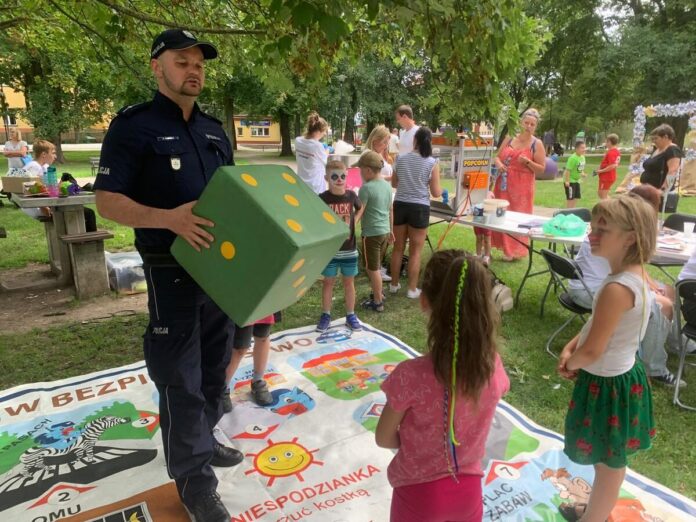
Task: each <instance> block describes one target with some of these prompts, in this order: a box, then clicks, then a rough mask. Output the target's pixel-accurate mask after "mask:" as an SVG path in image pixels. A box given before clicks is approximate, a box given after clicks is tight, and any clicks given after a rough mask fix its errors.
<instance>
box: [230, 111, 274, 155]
mask: <svg viewBox="0 0 696 522" xmlns="http://www.w3.org/2000/svg"><path fill="white" fill-rule="evenodd" d="M234 132H235V139H236V140H237V144H238V145H245V146H248V147H261V148H262V147H263V146H265V145H269V146H272V147H278V146H279V145H280V125H279V124H278V123H276V122H274V121H273V120H272V119H271V117H270V116H265V117H261V118H254V119H251V118H249V117H248V116H247V115H246V114H238V115H236V116H234Z"/></svg>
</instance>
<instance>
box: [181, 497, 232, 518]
mask: <svg viewBox="0 0 696 522" xmlns="http://www.w3.org/2000/svg"><path fill="white" fill-rule="evenodd" d="M184 506H186V510H187V511H188V512H189V514H190V515H191V518H192V519H193V520H194V521H195V522H230V518H232V517H231V515H230V513H229V511H227V508H226V507H225V505H224V504H223V503H222V500H220V495H218V494H217V491H214V490H211V491H204V492H202V493H199V494H198V495H196V496H195V498H194V499H193V500H192V501H191V502H189V503H188V504H184Z"/></svg>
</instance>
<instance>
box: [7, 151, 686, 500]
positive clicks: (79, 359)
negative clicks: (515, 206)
mask: <svg viewBox="0 0 696 522" xmlns="http://www.w3.org/2000/svg"><path fill="white" fill-rule="evenodd" d="M96 154H97V153H95V152H94V151H68V152H66V160H67V161H66V163H65V164H63V165H60V166H59V169H58V170H59V172H71V173H72V174H73V175H74V176H75V177H76V178H80V179H81V180H83V181H87V178H89V177H91V175H92V171H91V167H90V163H89V157H91V156H95V155H96ZM237 158H238V160H239V162H240V163H243V162H247V163H285V164H288V165H290V166H292V165H293V164H294V158H278V157H277V153H273V152H264V153H260V152H250V151H242V152H240V153H239V154H238V156H237ZM600 160H601V156H589V157H588V165H587V171H588V172H591V171H592V169H593V168H596V167H597V166H598V164H599V161H600ZM622 163H623V165H624V166H623V167H622V168H620V169H619V179H622V178H623V175H624V174H625V173H626V164H627V163H628V157H623V158H622ZM561 164H562V163H561ZM3 168H4V165H0V170H3ZM444 185H445V187H447V188H448V189H450V193H453V190H454V181H453V180H451V179H446V180H445V181H444ZM596 186H597V180H596V178H592V177H588V178H587V180H586V181H585V182H584V186H583V200H582V204H581V205H579V206H584V207H590V208H591V206H592V205H594V203H596V201H597V194H596ZM535 205H536V207H538V211H539V212H540V213H541V212H543V213H546V212H550V211H551V209H555V208H561V207H564V206H565V199H564V194H563V185H562V183H561V182H560V181H559V180H555V181H540V182H537V185H536V197H535ZM679 210H680V212H685V213H692V214H696V198H682V200H681V201H680V204H679ZM99 220H100V221H99V223H98V226H99V228H105V229H108V230H110V231H111V232H113V233H114V238H113V239H111V240H109V241H107V242H106V249H107V250H108V251H112V252H114V251H124V250H131V249H132V248H133V246H132V245H133V233H132V230H130V229H128V228H126V227H122V226H120V225H117V224H115V223H113V222H110V221H105V220H102V219H101V218H99ZM0 226H3V227H5V228H6V229H7V231H8V237H7V238H5V239H0V272H1V273H2V274H3V276H4V277H7V276H8V274H9V275H12V276H25V275H29V274H32V273H38V272H41V271H45V270H46V268H45V265H44V263H46V262H47V252H46V245H45V239H44V236H43V229H42V227H41V226H40V225H39V223H37V222H36V221H33V220H31V219H30V218H28V217H26V216H25V215H24V214H22V213H21V212H20V211H19V210H17V209H15V208H13V207H12V206H11V205H7V204H6V205H5V206H4V207H2V208H0ZM445 232H446V227H445V225H443V224H440V225H434V226H433V227H431V228H430V231H429V236H430V238H431V240H432V242H433V245H436V244H437V243H438V241H439V240H440V238H441V237H442V235H443V234H445ZM442 247H443V248H464V249H468V250H473V249H474V236H473V234H472V233H471V231H470V229H468V228H464V227H453V228H452V229H451V230H450V231H449V233H447V235H446V238H445V239H444V241H443V244H442ZM429 255H430V251H429V249H428V248H427V246H426V249H425V251H424V263H425V262H426V261H427V258H428V257H429ZM492 268H493V270H494V271H495V272H496V273H497V275H498V276H499V277H500V278H501V279H502V280H503V281H504V282H505V283H507V284H508V285H509V286H510V287H512V289H513V291H515V290H516V289H517V286H518V284H519V282H520V281H521V279H522V275H523V274H524V270H525V268H526V263H523V262H516V263H503V262H501V261H500V260H499V256H498V255H496V254H494V263H493V267H492ZM539 268H541V262H540V261H539ZM653 275H655V276H656V277H658V278H659V275H658V274H653ZM662 277H663V278H664V276H662ZM546 283H547V278H546V277H537V278H534V279H532V280H530V281H529V282H528V283H527V285H526V286H525V289H524V291H523V293H522V298H521V302H520V305H519V306H518V307H517V308H515V309H513V310H511V311H510V312H507V313H506V314H505V315H504V316H503V320H502V328H501V335H502V338H503V343H502V344H503V347H502V356H503V360H504V362H505V366H506V368H507V371H508V374H509V376H510V380H511V383H512V387H511V391H510V393H509V395H508V396H507V397H506V400H507V401H509V402H510V403H511V404H512V405H513V406H515V407H516V408H518V409H520V410H521V411H522V412H523V413H524V414H525V415H527V416H528V417H530V418H531V419H532V420H534V421H535V422H537V423H539V424H541V425H543V426H545V427H547V428H550V429H553V430H555V431H557V432H559V433H562V432H563V419H564V416H565V411H566V405H567V402H568V399H569V397H570V393H571V389H572V383H570V382H569V381H565V380H563V379H560V378H559V377H558V375H557V374H556V371H555V366H556V360H555V359H553V358H552V357H550V356H549V355H548V354H547V353H546V352H545V351H544V344H545V342H546V339H547V338H548V337H549V336H550V335H551V333H552V332H553V331H554V330H555V329H556V328H557V327H558V326H559V325H560V324H561V323H562V322H563V321H564V320H565V318H566V317H568V312H567V311H565V310H563V309H562V308H561V307H560V305H558V304H557V302H556V299H555V298H554V297H553V295H552V296H551V297H550V298H549V300H548V302H547V306H546V311H545V314H544V316H543V318H542V317H540V315H539V309H540V302H541V297H542V295H543V292H544V289H545V287H546ZM356 289H357V295H358V299H359V300H360V299H361V298H364V297H366V296H367V295H368V294H369V293H370V290H369V284H368V281H367V278H366V277H365V276H364V275H360V276H358V277H357V278H356ZM341 296H342V294H341V292H340V291H338V292H337V293H336V299H335V305H334V316H335V317H341V316H342V315H343V313H344V310H343V303H342V299H341ZM320 303H321V289H320V285H319V284H315V285H314V286H313V287H312V288H311V289H310V291H308V292H307V294H306V295H305V296H304V297H303V298H302V300H301V301H299V302H298V303H297V304H295V305H293V306H292V307H290V308H289V309H287V310H286V311H285V313H284V317H283V321H282V323H280V324H279V325H277V326H276V330H281V329H287V328H294V327H299V326H306V325H309V324H313V323H315V322H316V320H317V319H318V315H319V313H320V311H321V306H320ZM385 308H386V309H385V312H384V313H381V314H377V313H374V312H361V311H358V314H359V317H360V319H361V320H362V321H364V322H367V323H370V324H371V325H373V326H375V327H377V328H380V329H382V330H384V331H386V332H389V333H390V334H392V335H395V336H397V337H399V338H400V339H401V340H403V341H404V342H406V343H407V344H409V345H410V346H412V347H413V348H415V349H416V350H419V351H422V350H423V348H424V346H425V340H426V333H425V318H424V317H423V315H422V313H421V312H420V310H419V309H418V306H417V303H416V302H414V301H413V300H410V299H407V298H406V297H405V295H401V294H399V295H396V296H391V295H390V296H389V297H388V299H387V302H386V307H385ZM146 323H147V315H146V297H145V296H144V295H143V294H139V295H135V296H128V297H116V296H107V297H102V298H98V299H94V300H89V301H77V300H75V299H74V297H73V295H72V293H71V291H69V290H66V289H63V290H62V291H57V290H53V291H47V292H37V293H31V292H24V293H12V294H2V293H0V389H7V388H9V387H12V386H16V385H19V384H24V383H29V382H39V381H51V380H55V379H61V378H66V377H71V376H75V375H80V374H84V373H88V372H92V371H97V370H104V369H107V368H113V367H116V366H120V365H124V364H128V363H132V362H135V361H138V360H141V359H142V349H141V345H142V332H143V331H144V328H145V325H146ZM579 328H580V322H579V321H577V322H575V323H572V324H571V326H570V327H569V328H567V329H566V331H565V332H564V334H562V335H561V336H560V337H559V338H558V340H557V341H556V343H555V349H556V350H560V348H561V347H562V346H563V343H564V342H566V341H567V340H569V339H570V337H572V336H573V335H574V334H575V333H577V331H578V330H579ZM669 364H670V366H671V367H672V369H674V368H675V365H676V358H675V356H674V355H671V356H670V362H669ZM693 374H694V372H693V370H692V371H691V372H689V373H687V375H686V379H687V381H689V379H691V382H690V384H689V386H688V387H687V388H686V393H685V398H686V400H687V401H689V400H690V401H691V402H692V403H695V402H696V379H693V377H692V376H693ZM653 395H654V401H655V416H656V421H657V426H658V436H657V438H656V439H655V442H654V446H653V448H652V449H651V450H650V451H646V452H642V453H640V454H639V455H637V456H636V457H635V458H634V459H633V460H632V464H631V466H632V468H633V469H635V470H636V471H638V472H640V473H642V474H644V475H646V476H648V477H650V478H651V479H653V480H655V481H657V482H660V483H662V484H664V485H666V486H667V487H670V488H672V489H674V490H675V491H678V492H679V493H682V494H683V495H686V496H687V497H690V498H696V445H695V444H693V441H692V438H691V437H692V434H693V433H694V432H696V430H694V428H696V417H694V414H693V413H689V412H686V411H685V410H681V409H678V408H676V407H675V406H674V405H672V400H671V399H672V390H671V389H666V388H663V387H660V386H659V385H656V386H655V387H654V390H653Z"/></svg>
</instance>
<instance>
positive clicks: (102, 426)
mask: <svg viewBox="0 0 696 522" xmlns="http://www.w3.org/2000/svg"><path fill="white" fill-rule="evenodd" d="M126 422H130V419H127V418H122V417H101V418H99V419H96V420H93V421H91V422H90V423H89V424H87V426H86V427H85V429H84V431H83V432H82V434H81V435H80V437H79V438H78V439H77V440H76V441H75V442H74V443H73V445H72V446H69V447H67V448H65V449H56V448H29V449H28V450H27V451H25V452H24V453H23V454H22V456H21V457H19V461H20V462H21V463H22V464H23V465H24V468H23V469H22V471H20V473H21V474H22V475H23V476H25V477H29V476H31V475H33V474H34V472H36V471H40V470H43V469H44V468H46V467H47V466H55V467H56V468H58V466H59V465H60V464H67V463H70V462H73V461H75V460H77V459H81V458H84V459H85V461H87V462H94V445H95V444H96V442H97V440H99V437H100V436H101V434H102V433H104V432H105V431H106V430H108V429H109V428H111V427H112V426H116V425H118V424H125V423H126Z"/></svg>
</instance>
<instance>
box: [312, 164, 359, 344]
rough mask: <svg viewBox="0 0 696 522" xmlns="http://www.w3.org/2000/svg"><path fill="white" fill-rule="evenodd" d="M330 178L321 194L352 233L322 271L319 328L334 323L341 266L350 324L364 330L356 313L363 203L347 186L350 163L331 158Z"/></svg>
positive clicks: (328, 172)
mask: <svg viewBox="0 0 696 522" xmlns="http://www.w3.org/2000/svg"><path fill="white" fill-rule="evenodd" d="M325 178H326V181H328V183H329V190H327V191H325V192H322V193H321V194H319V197H320V198H321V199H322V200H323V201H324V203H326V204H327V205H328V206H329V207H331V210H333V211H334V212H335V213H336V215H337V216H338V217H339V218H340V219H343V221H345V223H346V225H348V226H349V227H350V236H349V237H348V239H346V241H345V242H344V243H343V245H341V249H340V250H339V251H338V252H337V253H336V255H334V257H333V259H331V261H330V262H329V264H328V266H327V267H326V268H325V269H324V271H323V272H322V275H323V276H324V283H323V288H322V295H321V303H322V314H321V317H320V318H319V323H318V324H317V331H318V332H325V331H326V330H328V329H329V326H331V300H332V298H333V287H334V282H335V281H336V276H337V275H338V272H339V270H340V272H341V275H342V276H343V291H344V293H345V300H346V326H348V327H349V328H350V329H351V330H360V329H362V326H361V325H360V321H358V317H357V316H356V315H355V284H354V279H355V276H356V275H358V251H357V249H356V248H355V223H356V222H357V221H359V220H360V216H362V212H363V206H362V203H360V199H359V198H358V196H356V195H355V192H353V191H352V190H346V166H345V165H344V164H343V163H342V162H340V161H330V162H329V163H328V164H327V165H326V176H325Z"/></svg>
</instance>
